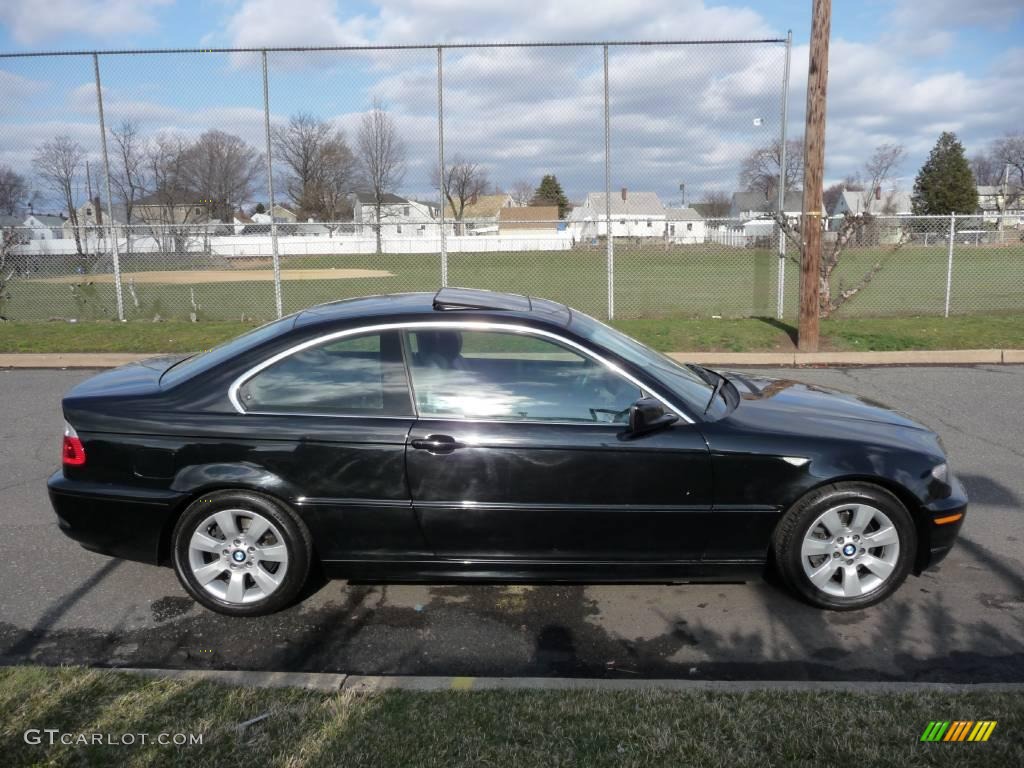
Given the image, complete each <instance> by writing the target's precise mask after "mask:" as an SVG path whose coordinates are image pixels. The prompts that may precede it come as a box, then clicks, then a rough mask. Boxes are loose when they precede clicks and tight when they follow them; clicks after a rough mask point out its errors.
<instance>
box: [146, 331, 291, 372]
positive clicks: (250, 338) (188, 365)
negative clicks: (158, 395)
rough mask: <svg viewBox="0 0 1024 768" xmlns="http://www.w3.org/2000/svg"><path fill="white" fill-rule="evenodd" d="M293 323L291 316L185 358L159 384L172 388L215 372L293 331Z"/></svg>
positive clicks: (171, 368) (170, 369)
mask: <svg viewBox="0 0 1024 768" xmlns="http://www.w3.org/2000/svg"><path fill="white" fill-rule="evenodd" d="M294 323H295V315H288V316H287V317H282V318H281V319H280V320H274V321H273V322H270V323H267V324H266V325H261V326H260V327H259V328H253V329H252V330H251V331H248V332H246V333H243V334H242V335H241V336H236V337H235V338H233V339H231V340H230V341H225V342H224V343H223V344H220V345H218V346H216V347H213V348H212V349H209V350H206V351H204V352H199V353H197V354H194V355H192V356H191V357H186V358H185V359H184V360H180V361H179V362H177V363H175V364H174V365H172V366H171V367H170V368H168V369H167V370H166V371H165V372H164V375H163V376H161V377H160V384H161V386H165V387H173V386H174V385H175V384H177V383H178V382H180V381H184V380H185V379H189V378H192V377H193V376H195V375H197V374H200V373H203V372H204V371H208V370H210V369H211V368H216V367H217V366H218V365H220V364H221V363H224V362H226V361H228V360H230V359H232V358H233V357H235V356H236V355H240V354H242V353H243V352H246V351H247V350H250V349H252V348H253V347H256V346H259V345H260V344H262V343H264V342H265V341H270V340H271V339H273V338H275V337H276V336H280V335H281V334H283V333H286V332H287V331H289V330H291V328H292V325H294Z"/></svg>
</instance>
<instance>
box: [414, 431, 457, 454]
mask: <svg viewBox="0 0 1024 768" xmlns="http://www.w3.org/2000/svg"><path fill="white" fill-rule="evenodd" d="M412 447H413V448H417V449H419V450H421V451H428V452H430V453H451V452H452V451H454V450H456V449H457V448H462V447H463V444H462V443H460V442H458V441H457V440H456V439H455V438H454V437H451V436H450V435H427V436H426V437H425V438H416V439H415V440H413V441H412Z"/></svg>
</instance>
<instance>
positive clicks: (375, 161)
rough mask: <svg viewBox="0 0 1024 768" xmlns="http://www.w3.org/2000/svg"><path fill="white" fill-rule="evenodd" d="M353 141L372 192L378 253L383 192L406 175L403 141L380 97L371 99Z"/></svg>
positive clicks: (396, 185) (397, 183)
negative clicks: (367, 110) (368, 108)
mask: <svg viewBox="0 0 1024 768" xmlns="http://www.w3.org/2000/svg"><path fill="white" fill-rule="evenodd" d="M356 145H357V147H358V149H359V162H360V164H361V165H362V170H363V176H364V178H365V183H366V184H367V185H368V186H369V188H370V194H371V195H372V196H373V208H374V222H373V229H374V232H375V233H376V235H377V253H381V252H382V250H383V248H382V244H381V219H382V216H383V210H384V196H385V195H387V194H388V193H389V192H392V190H394V189H396V188H397V187H398V185H399V184H401V183H402V179H403V178H404V176H405V165H406V160H405V156H406V149H405V142H403V141H402V139H401V137H400V136H399V135H398V130H397V128H396V127H395V119H394V118H393V117H392V116H391V115H390V114H388V111H387V109H386V108H385V106H384V104H383V102H381V101H380V100H379V99H374V100H373V106H372V107H371V109H370V111H369V112H367V113H366V114H364V115H363V117H362V119H361V120H360V122H359V133H358V134H357V136H356Z"/></svg>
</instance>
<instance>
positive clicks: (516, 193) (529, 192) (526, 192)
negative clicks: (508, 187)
mask: <svg viewBox="0 0 1024 768" xmlns="http://www.w3.org/2000/svg"><path fill="white" fill-rule="evenodd" d="M535 192H536V190H535V189H534V186H533V184H531V183H530V182H528V181H524V180H523V179H520V180H519V181H517V182H516V183H515V184H513V185H512V191H511V192H509V194H510V195H512V202H514V203H515V204H516V205H519V206H524V205H529V204H530V201H531V200H532V199H533V195H534V193H535Z"/></svg>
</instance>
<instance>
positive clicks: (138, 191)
mask: <svg viewBox="0 0 1024 768" xmlns="http://www.w3.org/2000/svg"><path fill="white" fill-rule="evenodd" d="M110 137H111V138H112V139H113V145H114V146H113V150H114V152H113V157H112V158H111V159H112V166H113V167H112V169H111V172H110V186H111V187H112V188H113V193H114V195H115V196H116V198H117V199H118V200H120V201H121V205H123V206H124V223H125V224H126V225H127V226H128V227H129V229H128V230H127V233H126V238H125V239H126V240H127V243H128V253H131V252H132V242H133V239H132V230H131V229H130V227H131V225H132V224H133V223H134V216H135V201H136V200H138V199H139V198H141V197H143V196H144V195H145V194H146V192H147V190H148V175H147V173H146V148H145V146H144V142H143V139H142V137H141V136H140V133H139V126H138V123H136V122H135V121H133V120H124V121H122V123H121V125H119V126H117V127H114V128H111V129H110ZM109 213H110V216H111V217H113V215H114V212H113V211H110V212H109ZM111 223H113V222H111Z"/></svg>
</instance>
